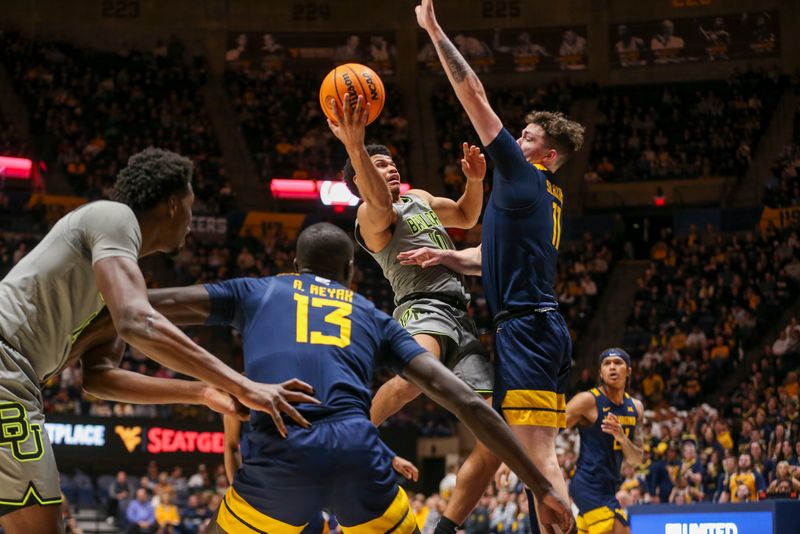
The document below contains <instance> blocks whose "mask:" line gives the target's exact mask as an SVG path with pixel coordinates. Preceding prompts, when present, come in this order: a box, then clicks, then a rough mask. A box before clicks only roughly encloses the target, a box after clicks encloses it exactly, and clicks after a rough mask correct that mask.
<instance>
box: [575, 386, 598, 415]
mask: <svg viewBox="0 0 800 534" xmlns="http://www.w3.org/2000/svg"><path fill="white" fill-rule="evenodd" d="M593 391H595V388H592V389H590V390H587V391H581V392H580V393H577V394H576V395H575V396H574V397H572V399H570V401H569V404H570V405H571V408H572V409H575V410H577V411H579V412H583V411H584V410H587V411H588V410H589V408H594V406H595V402H596V401H595V398H596V397H597V396H596V395H595V394H594V393H593Z"/></svg>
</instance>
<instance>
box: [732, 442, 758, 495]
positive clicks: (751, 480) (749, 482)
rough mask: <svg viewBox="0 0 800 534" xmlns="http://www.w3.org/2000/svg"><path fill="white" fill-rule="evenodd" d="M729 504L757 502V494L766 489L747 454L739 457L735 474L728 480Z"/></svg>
mask: <svg viewBox="0 0 800 534" xmlns="http://www.w3.org/2000/svg"><path fill="white" fill-rule="evenodd" d="M729 487H730V490H729V491H730V496H731V502H754V501H757V500H758V492H760V491H763V490H765V489H766V488H767V486H766V484H765V483H764V477H763V476H762V475H761V473H759V472H758V471H756V470H754V469H753V460H752V458H751V457H750V454H749V453H743V454H740V455H739V463H738V467H737V469H736V474H735V475H733V476H731V478H730V486H729Z"/></svg>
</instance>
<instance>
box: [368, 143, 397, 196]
mask: <svg viewBox="0 0 800 534" xmlns="http://www.w3.org/2000/svg"><path fill="white" fill-rule="evenodd" d="M371 159H372V163H374V164H375V167H376V168H377V169H378V172H379V173H380V175H381V176H382V177H383V179H384V180H386V183H387V184H389V191H391V192H392V197H393V198H398V197H399V196H400V173H399V172H398V171H397V165H396V164H395V162H394V160H392V158H391V157H389V156H384V155H383V154H376V155H374V156H372V158H371Z"/></svg>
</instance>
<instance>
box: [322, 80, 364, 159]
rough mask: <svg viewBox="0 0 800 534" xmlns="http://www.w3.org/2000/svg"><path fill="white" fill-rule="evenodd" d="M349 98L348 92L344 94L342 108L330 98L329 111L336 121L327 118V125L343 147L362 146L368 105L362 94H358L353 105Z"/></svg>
mask: <svg viewBox="0 0 800 534" xmlns="http://www.w3.org/2000/svg"><path fill="white" fill-rule="evenodd" d="M351 98H352V95H351V94H350V93H347V94H345V95H344V99H343V102H342V106H343V107H344V109H340V108H339V106H338V105H337V104H336V102H335V101H334V100H331V102H330V107H331V113H333V115H334V117H336V121H332V120H330V119H328V127H329V128H330V129H331V131H332V132H333V135H335V136H336V137H337V139H339V141H341V142H342V143H343V144H344V146H345V147H350V146H356V147H359V146H364V135H365V131H366V128H367V118H368V117H369V107H370V105H369V103H365V101H364V97H363V96H362V95H358V100H356V102H355V105H353V104H352V103H351Z"/></svg>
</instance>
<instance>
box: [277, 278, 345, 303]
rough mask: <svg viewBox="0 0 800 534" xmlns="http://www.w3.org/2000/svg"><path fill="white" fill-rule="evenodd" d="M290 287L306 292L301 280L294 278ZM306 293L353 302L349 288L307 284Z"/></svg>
mask: <svg viewBox="0 0 800 534" xmlns="http://www.w3.org/2000/svg"><path fill="white" fill-rule="evenodd" d="M292 288H293V289H297V290H298V291H302V292H303V293H305V292H306V288H305V287H303V281H302V280H295V281H294V282H293V284H292ZM308 293H309V294H310V295H315V296H318V297H325V298H329V299H333V300H340V301H342V302H353V292H352V291H351V290H349V289H339V288H335V287H325V286H318V285H315V284H310V285H309V286H308Z"/></svg>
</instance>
